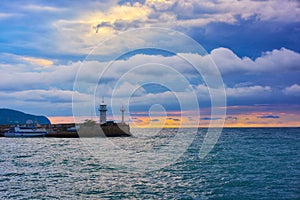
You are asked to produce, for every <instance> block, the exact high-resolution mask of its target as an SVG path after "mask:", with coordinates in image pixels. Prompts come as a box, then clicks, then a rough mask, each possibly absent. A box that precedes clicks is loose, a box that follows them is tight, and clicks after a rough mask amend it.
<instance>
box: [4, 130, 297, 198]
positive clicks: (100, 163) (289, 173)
mask: <svg viewBox="0 0 300 200" xmlns="http://www.w3.org/2000/svg"><path fill="white" fill-rule="evenodd" d="M207 130H208V129H204V128H203V129H202V128H200V129H197V130H196V132H195V134H188V133H190V132H192V131H195V130H194V129H183V130H181V131H183V132H184V133H187V134H186V138H185V136H184V137H179V138H176V134H178V129H161V130H156V129H155V130H154V129H132V134H133V136H132V137H120V138H4V137H2V138H0V145H1V148H0V199H300V128H224V129H223V130H222V133H221V134H220V135H219V137H218V138H217V140H216V141H215V142H211V143H208V144H205V145H211V147H212V148H211V150H210V151H209V152H207V155H205V156H204V157H201V156H199V155H200V154H199V153H200V151H201V148H202V147H203V145H204V143H205V137H207V134H208V132H207ZM179 139H180V141H179V143H178V141H175V143H174V140H179ZM173 143H174V144H175V145H173ZM181 143H182V145H179V146H180V147H182V146H183V147H184V148H180V147H179V146H178V144H181ZM172 145H173V146H172ZM176 145H177V146H176Z"/></svg>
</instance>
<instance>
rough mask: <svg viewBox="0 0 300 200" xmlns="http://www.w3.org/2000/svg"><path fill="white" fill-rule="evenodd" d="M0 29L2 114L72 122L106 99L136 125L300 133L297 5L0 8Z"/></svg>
mask: <svg viewBox="0 0 300 200" xmlns="http://www.w3.org/2000/svg"><path fill="white" fill-rule="evenodd" d="M0 32H1V34H0V72H1V78H0V102H1V105H0V107H2V108H11V109H16V110H20V111H23V112H26V113H31V114H38V115H45V116H47V117H49V119H50V120H51V122H52V123H67V122H73V121H74V118H73V115H75V116H76V117H77V119H76V120H78V119H80V120H83V119H86V118H93V119H95V120H96V119H97V116H98V114H97V112H98V111H97V105H98V104H99V103H100V102H101V101H102V99H104V100H105V102H106V103H107V104H108V119H116V120H120V112H119V109H120V107H121V105H124V106H125V107H126V116H125V118H126V121H127V122H129V123H130V124H131V125H132V126H135V127H160V126H166V127H178V126H195V125H199V126H207V125H208V124H209V123H219V124H221V125H222V124H223V122H224V120H225V124H224V126H225V127H227V126H228V127H243V126H249V127H260V126H263V127H265V126H300V79H299V77H300V37H299V35H300V3H299V1H297V0H286V1H280V0H270V1H268V0H210V1H205V0H203V1H199V0H137V1H133V0H102V1H94V0H87V1H84V3H83V2H82V1H71V0H61V1H46V0H26V1H22V3H20V1H11V0H2V1H1V2H0ZM197 45H199V46H197ZM200 47H201V48H200ZM225 112H226V115H225ZM76 117H75V118H76ZM76 120H75V121H76Z"/></svg>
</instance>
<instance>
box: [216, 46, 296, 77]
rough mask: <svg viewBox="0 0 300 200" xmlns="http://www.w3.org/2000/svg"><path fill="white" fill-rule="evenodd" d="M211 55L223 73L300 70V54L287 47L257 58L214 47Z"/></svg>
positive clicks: (265, 53)
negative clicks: (253, 58) (241, 55)
mask: <svg viewBox="0 0 300 200" xmlns="http://www.w3.org/2000/svg"><path fill="white" fill-rule="evenodd" d="M211 57H212V58H213V60H214V62H215V63H216V65H217V66H218V67H219V68H220V70H221V71H222V72H223V73H230V72H235V73H237V72H241V71H246V72H276V73H277V72H279V71H280V72H285V71H300V66H299V64H298V63H300V54H299V53H297V52H294V51H292V50H289V49H285V48H281V49H279V50H278V49H274V50H272V51H270V52H264V53H263V54H262V55H261V57H258V58H256V59H255V60H252V59H250V58H248V57H243V58H239V57H238V56H237V55H236V54H234V53H233V52H232V51H231V50H230V49H227V48H218V49H214V50H213V51H212V52H211Z"/></svg>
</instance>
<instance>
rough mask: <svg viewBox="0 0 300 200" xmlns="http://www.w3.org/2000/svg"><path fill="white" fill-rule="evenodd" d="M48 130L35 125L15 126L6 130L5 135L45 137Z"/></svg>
mask: <svg viewBox="0 0 300 200" xmlns="http://www.w3.org/2000/svg"><path fill="white" fill-rule="evenodd" d="M46 135H47V131H46V129H44V128H37V127H35V126H15V127H12V128H10V129H9V130H8V131H6V132H4V136H5V137H44V136H46Z"/></svg>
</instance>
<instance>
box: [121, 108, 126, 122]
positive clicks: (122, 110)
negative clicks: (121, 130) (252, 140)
mask: <svg viewBox="0 0 300 200" xmlns="http://www.w3.org/2000/svg"><path fill="white" fill-rule="evenodd" d="M120 111H121V112H122V122H121V123H122V124H124V123H125V121H124V112H125V108H124V106H122V107H121V109H120Z"/></svg>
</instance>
